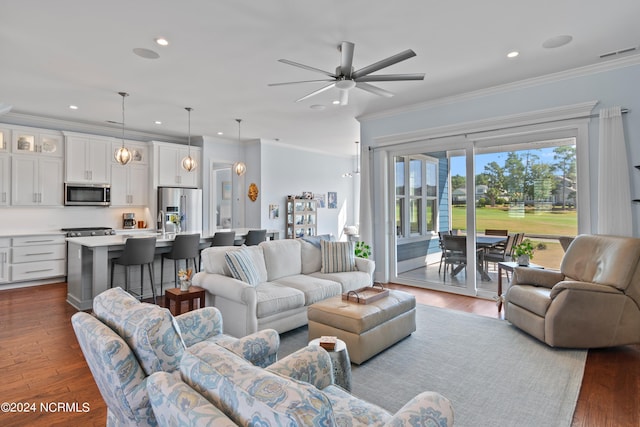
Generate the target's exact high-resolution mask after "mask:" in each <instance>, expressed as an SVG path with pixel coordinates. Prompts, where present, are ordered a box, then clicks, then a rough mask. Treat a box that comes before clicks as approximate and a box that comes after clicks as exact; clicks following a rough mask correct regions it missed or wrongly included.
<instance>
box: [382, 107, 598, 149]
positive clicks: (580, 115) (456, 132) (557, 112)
mask: <svg viewBox="0 0 640 427" xmlns="http://www.w3.org/2000/svg"><path fill="white" fill-rule="evenodd" d="M598 102H599V101H589V102H581V103H578V104H571V105H564V106H560V107H554V108H546V109H544V110H536V111H528V112H525V113H517V114H511V115H508V116H501V117H493V118H490V119H482V120H475V121H471V122H464V123H458V124H454V125H446V126H440V127H436V128H430V129H421V130H418V131H413V132H406V133H400V134H393V135H384V136H380V137H376V138H374V141H375V143H376V146H377V147H384V146H387V145H395V144H400V143H405V142H413V141H419V140H429V139H436V138H448V137H453V136H469V135H472V134H476V133H485V132H492V131H500V130H504V129H507V128H516V127H523V126H531V125H538V124H544V123H549V122H562V121H568V120H574V119H575V120H578V119H580V120H588V117H589V116H590V115H591V112H592V111H593V108H594V107H595V106H596V105H597V104H598ZM565 125H566V126H571V124H570V123H566V124H565Z"/></svg>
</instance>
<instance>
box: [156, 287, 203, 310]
mask: <svg viewBox="0 0 640 427" xmlns="http://www.w3.org/2000/svg"><path fill="white" fill-rule="evenodd" d="M204 292H205V291H204V289H203V288H201V287H199V286H191V287H190V288H189V290H188V291H181V290H180V288H171V289H167V290H166V291H165V292H164V307H165V308H168V309H169V311H170V312H171V314H173V315H174V316H178V315H180V314H182V302H183V301H188V302H189V309H188V310H187V311H191V310H193V308H194V307H193V302H194V301H195V300H198V307H197V308H202V307H203V306H204ZM171 301H173V302H174V309H173V310H171ZM185 313H186V312H185Z"/></svg>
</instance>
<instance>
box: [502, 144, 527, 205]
mask: <svg viewBox="0 0 640 427" xmlns="http://www.w3.org/2000/svg"><path fill="white" fill-rule="evenodd" d="M504 173H505V178H504V187H505V190H506V191H507V193H508V194H509V198H510V199H511V200H512V201H518V200H522V201H524V191H525V166H524V163H522V159H521V158H520V156H519V155H518V154H516V152H513V151H512V152H510V153H508V154H507V159H506V160H505V162H504Z"/></svg>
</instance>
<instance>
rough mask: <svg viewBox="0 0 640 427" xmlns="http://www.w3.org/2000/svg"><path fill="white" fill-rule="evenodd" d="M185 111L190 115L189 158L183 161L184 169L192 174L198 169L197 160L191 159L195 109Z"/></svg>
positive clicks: (189, 108)
mask: <svg viewBox="0 0 640 427" xmlns="http://www.w3.org/2000/svg"><path fill="white" fill-rule="evenodd" d="M185 110H187V113H188V115H189V152H188V154H187V157H185V158H184V159H182V168H183V169H184V170H186V171H187V172H191V171H193V170H195V168H197V167H198V163H196V161H195V159H194V158H193V157H191V110H193V108H191V107H185Z"/></svg>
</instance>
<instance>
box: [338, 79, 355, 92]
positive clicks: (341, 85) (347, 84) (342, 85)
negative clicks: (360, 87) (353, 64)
mask: <svg viewBox="0 0 640 427" xmlns="http://www.w3.org/2000/svg"><path fill="white" fill-rule="evenodd" d="M336 87H337V88H338V89H342V90H349V89H353V88H354V87H356V82H354V81H353V80H346V79H345V80H338V81H337V82H336Z"/></svg>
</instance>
